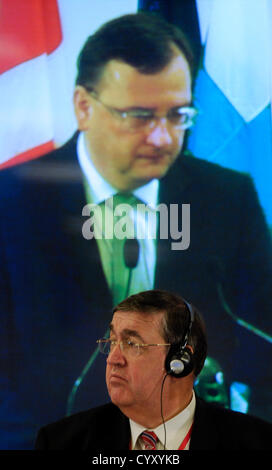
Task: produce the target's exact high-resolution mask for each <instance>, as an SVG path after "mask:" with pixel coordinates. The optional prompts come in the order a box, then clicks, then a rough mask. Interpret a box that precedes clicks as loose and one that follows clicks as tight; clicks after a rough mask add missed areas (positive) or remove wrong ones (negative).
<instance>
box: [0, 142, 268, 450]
mask: <svg viewBox="0 0 272 470" xmlns="http://www.w3.org/2000/svg"><path fill="white" fill-rule="evenodd" d="M76 137H77V136H74V137H73V139H71V141H69V142H68V143H67V144H66V145H65V146H64V147H63V148H60V149H59V150H57V151H55V152H53V153H52V154H49V155H47V156H43V157H41V158H39V159H37V160H35V161H32V162H28V163H26V164H22V165H19V166H17V167H14V168H11V169H8V170H5V171H2V172H0V191H1V194H0V312H1V330H0V335H1V336H0V348H1V350H0V353H1V354H0V355H1V358H2V360H1V370H0V429H1V436H0V443H1V444H0V445H1V446H2V448H29V447H30V448H31V446H32V442H33V436H34V435H35V432H36V431H37V429H38V428H39V427H41V426H42V425H44V424H46V423H48V422H52V421H55V420H57V419H60V418H61V417H63V416H64V415H65V412H66V404H67V399H68V395H69V393H70V391H71V389H72V386H73V384H74V382H75V380H76V379H77V377H78V376H79V374H80V373H81V371H82V369H83V367H84V366H85V364H86V363H87V361H88V359H89V357H90V356H91V354H92V353H93V351H94V349H95V347H96V343H95V341H96V339H98V338H99V337H103V335H104V332H105V330H106V327H107V326H108V323H109V321H110V319H111V308H112V298H111V293H110V291H109V289H108V287H107V284H106V280H105V276H104V273H103V270H102V266H101V262H100V258H99V252H98V248H97V244H96V241H95V240H86V239H84V237H83V236H82V224H83V222H84V221H85V220H86V217H83V216H82V208H83V206H84V205H85V204H86V198H85V193H84V188H83V183H82V172H81V170H80V167H79V164H78V161H77V156H76ZM159 197H160V202H161V203H165V204H167V205H168V207H169V204H170V203H172V204H178V205H179V207H180V209H181V204H182V203H190V204H191V243H190V247H189V249H187V250H185V251H173V250H171V242H172V240H171V239H166V240H160V241H159V242H158V253H157V267H156V275H155V287H157V288H162V289H166V290H169V291H173V292H177V293H179V294H181V295H182V296H184V297H185V298H186V299H187V300H188V301H190V302H192V303H193V304H195V305H196V306H197V307H198V308H199V309H200V311H202V312H203V314H204V317H205V320H206V323H207V329H208V344H209V355H210V356H212V357H215V358H216V359H217V360H218V361H219V363H220V364H221V366H222V368H223V370H224V372H225V374H226V377H227V378H228V379H229V380H231V381H232V380H239V381H241V382H245V383H248V384H250V385H251V386H253V387H254V386H255V385H256V387H255V388H254V393H255V391H256V392H258V393H259V392H262V395H261V396H260V399H259V401H260V403H261V404H262V406H263V407H264V412H265V413H267V403H268V404H269V403H270V404H271V397H269V394H268V396H267V399H265V394H266V393H268V392H266V390H268V389H269V388H270V390H271V382H270V383H269V382H268V380H270V381H271V380H272V379H271V367H270V364H271V357H270V358H269V354H270V356H271V345H268V344H267V343H265V341H263V340H262V339H258V338H257V337H255V336H254V335H253V334H252V333H249V332H247V331H246V330H244V329H243V328H241V327H239V326H237V325H235V323H234V322H233V320H232V319H231V318H230V317H228V315H227V314H226V313H224V311H223V308H222V305H221V304H220V300H219V297H218V294H217V289H216V283H217V281H218V280H219V281H220V282H222V283H223V284H224V291H225V295H226V297H227V299H228V302H229V304H230V306H231V308H232V309H233V310H234V312H235V313H237V314H238V315H239V316H241V317H243V318H244V319H245V320H247V321H248V322H251V323H253V324H255V325H256V326H258V327H259V328H263V329H266V330H268V327H269V325H270V326H271V311H272V296H271V292H272V255H271V239H270V236H269V233H268V230H267V227H266V225H265V220H264V217H263V214H262V211H261V209H260V206H259V203H258V200H257V197H256V194H255V191H254V189H253V185H252V183H251V181H250V179H249V178H248V177H247V176H245V175H241V174H238V173H236V172H233V171H230V170H226V169H223V168H221V167H219V166H217V165H213V164H211V163H208V162H205V161H202V160H199V159H196V158H194V157H192V156H186V157H185V156H181V157H179V159H178V161H177V163H176V164H175V165H174V166H173V167H172V169H171V170H170V171H169V172H168V174H167V175H166V176H165V177H164V178H163V179H162V180H161V183H160V194H159ZM181 222H182V221H181V217H180V219H179V223H180V229H181ZM269 351H270V353H269ZM104 369H105V359H104V358H103V357H102V355H101V357H98V358H97V361H96V362H95V365H94V366H93V367H92V368H91V370H90V371H89V373H88V374H87V376H86V378H85V380H84V381H83V383H82V384H81V386H80V387H79V389H78V393H77V394H76V399H75V406H74V408H73V410H72V411H73V412H77V411H80V410H83V409H88V408H91V407H93V406H97V405H100V404H102V403H104V402H105V401H106V400H107V392H106V389H105V385H104ZM269 374H270V379H268V376H269ZM256 400H257V398H256V397H253V403H255V404H256V406H257V405H258V402H257V401H256ZM270 406H271V405H270ZM252 411H253V412H254V413H255V409H253V410H252ZM271 415H272V413H271Z"/></svg>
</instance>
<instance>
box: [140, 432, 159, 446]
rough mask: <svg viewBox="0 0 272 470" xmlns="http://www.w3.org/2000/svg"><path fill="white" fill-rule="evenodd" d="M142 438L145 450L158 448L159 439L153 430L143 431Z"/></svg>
mask: <svg viewBox="0 0 272 470" xmlns="http://www.w3.org/2000/svg"><path fill="white" fill-rule="evenodd" d="M141 438H142V440H143V441H144V445H145V450H156V443H157V442H158V440H159V439H158V436H156V434H155V433H154V432H153V431H143V432H142V434H141Z"/></svg>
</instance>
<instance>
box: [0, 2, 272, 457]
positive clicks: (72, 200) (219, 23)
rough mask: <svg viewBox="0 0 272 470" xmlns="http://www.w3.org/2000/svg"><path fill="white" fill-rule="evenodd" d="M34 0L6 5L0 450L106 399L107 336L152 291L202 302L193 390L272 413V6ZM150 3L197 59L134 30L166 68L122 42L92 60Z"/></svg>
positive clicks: (26, 442)
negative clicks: (103, 60)
mask: <svg viewBox="0 0 272 470" xmlns="http://www.w3.org/2000/svg"><path fill="white" fill-rule="evenodd" d="M22 3H23V2H20V1H17V0H16V1H13V2H2V3H1V9H0V14H1V16H0V24H1V26H2V27H1V31H2V33H0V44H1V45H3V46H4V47H2V48H1V49H2V52H1V61H0V62H1V64H0V66H1V75H0V90H1V102H2V104H1V111H0V112H1V122H2V125H1V130H0V132H1V137H2V138H1V156H0V191H1V195H0V211H1V217H0V311H1V318H2V320H1V337H0V345H1V346H0V347H1V356H2V358H3V360H2V361H1V369H0V397H1V401H0V429H1V431H0V448H1V449H32V448H33V446H34V441H35V436H36V434H37V431H38V430H39V429H40V427H41V426H43V425H46V424H48V423H50V422H53V421H56V420H58V419H61V418H62V417H64V416H67V415H71V414H73V413H76V412H78V411H82V410H86V409H88V408H92V407H94V406H98V405H101V404H103V403H106V402H108V401H109V400H110V399H109V396H108V393H107V388H106V384H105V367H106V356H105V355H103V354H101V353H100V352H99V350H98V346H97V340H98V339H101V338H105V337H107V335H108V328H109V323H110V321H111V318H112V310H113V308H114V306H116V305H117V304H118V303H119V302H121V301H122V300H123V299H124V298H126V297H127V296H128V295H131V294H134V293H137V292H140V291H143V290H149V289H162V290H167V291H170V292H173V293H177V294H179V295H181V296H182V297H183V298H184V299H185V300H186V301H187V302H189V303H190V304H192V305H193V306H194V307H195V308H196V309H198V310H199V311H200V313H201V314H202V316H203V319H204V321H205V324H206V330H207V339H208V356H207V359H206V361H205V364H204V367H203V369H202V371H201V373H200V374H199V375H198V376H197V377H196V379H195V391H196V393H197V395H198V396H200V397H201V398H203V399H205V400H206V401H209V402H215V403H217V404H219V405H220V406H223V407H226V408H231V409H233V410H237V411H241V412H243V413H251V414H254V415H256V416H259V417H262V418H265V419H266V420H269V421H272V405H271V390H272V388H271V386H272V375H271V351H272V350H271V342H272V325H271V311H272V300H271V292H272V248H271V226H272V206H271V200H272V199H271V189H270V187H271V185H270V179H271V178H270V175H271V170H272V168H271V166H272V164H271V162H272V159H271V155H272V138H271V136H272V133H271V130H272V126H271V102H270V99H271V98H270V91H269V80H268V75H267V74H268V73H269V57H270V54H271V51H270V50H269V47H270V46H269V44H270V43H269V41H268V40H267V38H268V37H269V31H266V29H265V27H264V28H263V31H258V34H255V33H256V28H257V24H258V22H256V21H254V18H256V15H259V18H260V19H261V15H263V18H266V16H267V15H266V12H265V10H264V11H261V9H258V11H257V12H256V10H255V7H254V4H253V2H252V3H251V2H249V4H250V7H249V6H248V5H247V14H246V15H243V12H242V11H241V12H240V16H239V15H238V13H237V12H236V13H237V14H236V20H235V21H236V22H235V23H234V24H233V27H232V30H231V31H230V30H229V26H228V24H227V22H228V19H229V18H230V17H232V8H234V5H233V2H232V1H228V2H226V4H224V6H222V3H221V2H220V5H221V6H219V5H218V4H217V5H216V4H215V2H214V6H213V9H212V11H210V13H209V15H208V14H207V11H205V8H204V2H198V1H194V2H190V4H191V7H190V8H188V7H186V8H185V7H184V9H182V6H181V3H180V2H175V1H173V2H172V3H171V2H169V3H171V5H172V10H171V9H169V10H168V9H166V8H162V7H161V6H160V2H152V1H149V2H148V1H147V2H144V1H141V2H137V1H136V0H135V1H129V2H128V1H125V0H124V1H118V2H109V1H107V0H103V1H99V2H98V1H97V2H88V1H85V0H80V1H78V2H76V4H77V6H75V2H72V1H65V0H59V1H57V0H51V1H50V2H45V1H42V0H40V1H39V2H29V3H28V6H27V7H26V5H25V4H24V5H22ZM34 3H35V5H36V6H37V3H39V6H40V8H38V9H37V8H36V7H35V8H34ZM186 3H187V2H186ZM188 3H189V2H188ZM94 4H95V7H94ZM78 6H80V7H78ZM221 8H224V15H222V10H221ZM264 8H265V7H264ZM139 10H141V11H146V12H149V13H150V12H153V14H157V15H160V16H162V17H163V18H165V19H166V20H168V21H169V22H171V23H172V24H175V25H176V27H178V28H180V29H181V30H183V31H184V33H185V35H186V36H187V37H188V42H189V43H190V44H191V46H190V47H191V49H192V51H193V54H194V57H195V59H194V65H193V63H191V62H190V61H191V59H190V57H191V55H190V54H191V52H189V51H190V49H188V51H187V49H186V51H187V52H183V55H182V58H179V59H177V58H174V59H173V58H172V59H171V60H173V61H176V62H175V64H174V65H175V67H173V69H171V70H170V69H169V74H170V73H171V74H172V75H171V77H172V78H171V80H170V79H169V75H163V73H164V71H165V69H164V67H168V65H169V60H168V61H167V60H166V64H167V65H165V66H163V67H161V68H160V67H159V69H158V68H156V67H157V66H156V64H155V62H156V58H154V57H153V56H151V55H150V57H149V56H147V52H146V51H145V50H143V48H142V47H141V46H139V47H138V46H135V44H136V45H137V41H136V38H135V37H133V38H132V39H131V43H130V44H129V43H127V44H126V47H127V50H129V48H131V50H133V54H134V55H135V57H136V56H137V60H140V61H142V58H141V57H144V59H143V60H144V61H145V67H151V68H152V67H153V66H154V69H152V70H151V71H150V69H140V71H139V70H137V69H136V68H135V67H132V66H130V65H129V66H128V65H127V64H126V63H125V60H121V61H120V60H118V57H117V60H116V57H114V59H113V60H111V63H110V65H109V63H108V62H107V70H106V72H105V69H103V70H104V72H105V73H104V72H103V73H104V74H103V73H101V71H100V72H99V73H97V74H96V72H95V71H94V67H95V60H98V59H97V57H98V56H99V51H100V49H99V47H100V48H102V47H104V48H106V47H107V48H109V49H110V48H112V49H114V47H115V43H113V40H112V41H110V42H108V43H107V45H106V43H103V44H102V45H101V44H100V43H99V44H98V46H99V47H98V46H97V48H96V50H95V54H94V53H93V52H92V50H91V51H90V50H88V46H87V43H86V41H87V38H88V37H89V36H90V35H92V34H93V33H94V32H95V31H96V30H97V29H98V28H100V27H101V26H102V25H103V24H104V23H106V22H108V21H110V20H112V19H114V18H117V17H119V16H121V15H125V14H131V13H136V12H137V11H139ZM170 10H171V11H170ZM245 17H246V19H245ZM262 24H264V25H265V24H266V23H265V22H263V23H262ZM253 33H254V34H253ZM226 37H227V38H228V41H227V42H226ZM118 40H119V39H118ZM133 44H134V45H133ZM234 44H235V47H234ZM84 45H85V46H86V47H85V49H84V50H85V53H84V54H83V55H82V54H81V56H80V59H78V57H79V54H80V52H81V51H82V49H83V47H84ZM239 46H241V47H240V48H239ZM92 47H94V46H93V45H92ZM137 47H138V49H137ZM93 50H94V49H93ZM101 50H102V49H101ZM260 50H261V51H262V55H260V54H259V52H258V51H260ZM92 54H93V55H92ZM94 56H95V59H94V58H93V57H94ZM139 57H140V59H139ZM90 58H91V59H90ZM88 60H90V63H88ZM163 60H164V59H163ZM173 63H174V62H173ZM153 64H155V65H153ZM88 67H89V68H88ZM128 67H129V69H128ZM131 68H132V71H131ZM142 70H144V72H143V71H142ZM146 70H148V71H147V72H146ZM158 70H159V71H158ZM91 74H93V75H91ZM249 76H250V84H249V78H248V77H249ZM86 77H87V78H86ZM97 77H99V78H98V79H97ZM101 77H102V78H101ZM169 90H170V91H171V92H169ZM116 194H117V197H116ZM116 208H117V210H116Z"/></svg>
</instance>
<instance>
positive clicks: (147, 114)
mask: <svg viewBox="0 0 272 470" xmlns="http://www.w3.org/2000/svg"><path fill="white" fill-rule="evenodd" d="M87 90H88V91H90V94H91V96H92V97H93V98H94V99H95V100H96V101H97V102H98V103H99V104H101V105H102V106H103V107H104V108H106V110H107V111H109V112H110V113H111V114H112V115H113V116H114V117H116V118H117V119H118V120H119V122H120V125H121V127H122V128H123V129H124V130H126V131H129V132H137V131H140V130H143V129H146V128H149V129H152V128H154V127H155V126H156V123H157V121H158V119H166V120H167V121H168V122H169V123H170V124H171V126H173V127H174V128H175V129H177V130H186V129H189V128H190V127H192V126H193V125H194V123H195V118H196V116H197V114H198V111H197V109H196V108H194V107H192V106H177V107H175V108H172V109H170V110H169V111H168V113H167V114H166V115H165V116H157V115H156V114H155V113H154V112H153V111H152V110H150V109H145V108H131V109H128V110H120V109H117V108H114V107H112V106H109V105H107V104H105V103H103V102H102V101H101V100H100V99H98V97H97V94H96V92H95V91H93V90H90V89H88V88H87Z"/></svg>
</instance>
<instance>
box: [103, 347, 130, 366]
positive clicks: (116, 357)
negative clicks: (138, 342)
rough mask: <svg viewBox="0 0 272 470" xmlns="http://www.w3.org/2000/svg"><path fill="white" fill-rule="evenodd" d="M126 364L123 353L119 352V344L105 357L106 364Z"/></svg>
mask: <svg viewBox="0 0 272 470" xmlns="http://www.w3.org/2000/svg"><path fill="white" fill-rule="evenodd" d="M125 362H126V359H125V357H124V354H123V351H122V350H121V346H120V344H116V345H115V346H114V348H113V349H112V351H111V352H110V353H109V355H108V357H107V363H108V364H120V365H123V364H124V363H125Z"/></svg>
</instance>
